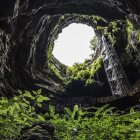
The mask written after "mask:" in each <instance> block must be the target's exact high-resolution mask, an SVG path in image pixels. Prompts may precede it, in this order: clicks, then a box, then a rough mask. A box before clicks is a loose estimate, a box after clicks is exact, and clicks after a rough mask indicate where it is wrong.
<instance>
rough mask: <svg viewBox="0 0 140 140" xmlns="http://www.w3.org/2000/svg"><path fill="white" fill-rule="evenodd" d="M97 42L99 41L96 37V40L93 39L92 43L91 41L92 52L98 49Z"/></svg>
mask: <svg viewBox="0 0 140 140" xmlns="http://www.w3.org/2000/svg"><path fill="white" fill-rule="evenodd" d="M96 42H97V39H96V36H94V38H93V39H91V41H90V48H91V50H95V49H96V45H97V44H96Z"/></svg>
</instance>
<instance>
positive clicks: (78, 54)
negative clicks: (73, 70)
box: [52, 23, 95, 66]
mask: <svg viewBox="0 0 140 140" xmlns="http://www.w3.org/2000/svg"><path fill="white" fill-rule="evenodd" d="M94 35H95V34H94V30H93V28H92V27H90V26H88V25H85V24H77V23H72V24H70V25H69V26H68V27H66V28H64V29H63V30H62V33H60V34H59V36H58V39H57V40H55V43H54V49H53V52H52V53H53V55H54V57H55V58H57V59H58V60H59V61H60V62H61V63H63V64H65V65H67V66H72V65H73V64H74V63H83V62H84V61H85V59H89V58H90V56H89V55H90V54H92V53H93V52H92V50H91V49H90V40H91V39H92V38H93V36H94Z"/></svg>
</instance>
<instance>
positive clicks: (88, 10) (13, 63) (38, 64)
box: [0, 0, 140, 97]
mask: <svg viewBox="0 0 140 140" xmlns="http://www.w3.org/2000/svg"><path fill="white" fill-rule="evenodd" d="M1 3H2V4H1V18H0V27H1V37H0V38H1V48H0V51H1V61H0V62H1V84H0V89H1V90H0V94H1V95H4V96H13V95H16V93H17V90H18V89H22V90H33V89H39V88H42V90H43V91H44V93H45V94H46V95H49V94H53V95H55V96H61V95H62V96H63V95H64V96H65V93H67V89H66V87H65V84H64V82H63V80H62V78H61V76H62V77H64V76H65V74H66V66H64V65H63V64H61V62H59V61H58V60H57V59H55V58H54V57H53V56H52V54H51V53H52V50H53V47H54V41H55V39H56V38H57V37H58V34H59V33H61V32H62V29H64V28H65V27H67V26H68V25H70V24H72V23H82V24H86V25H88V26H91V27H93V28H94V30H95V34H96V37H97V40H98V41H97V42H98V43H97V45H99V43H100V40H101V36H102V35H103V34H104V33H105V32H106V34H108V37H109V39H110V41H112V44H113V45H114V47H115V50H116V52H117V54H118V56H119V58H120V61H121V63H122V66H123V68H124V71H125V73H126V75H127V77H128V80H129V82H130V84H131V87H132V86H133V85H134V84H135V83H136V82H137V81H138V80H139V75H140V74H139V72H140V71H139V57H136V56H139V41H137V40H133V38H134V37H135V36H137V35H139V34H138V33H139V32H138V33H135V34H134V33H133V34H132V35H131V34H129V33H126V32H127V31H126V30H127V29H126V28H127V27H126V26H129V22H130V23H132V24H133V25H134V26H135V28H136V29H139V16H138V13H139V2H138V1H136V3H137V4H136V3H135V4H134V3H133V2H132V1H131V0H129V1H128V2H126V1H123V0H118V1H110V0H106V1H104V2H102V1H96V0H92V1H88V0H86V1H78V0H70V1H68V2H66V1H64V0H56V1H45V0H41V1H39V2H38V1H37V0H36V1H35V0H34V1H32V0H29V1H22V0H20V1H18V0H17V1H13V3H12V2H11V3H9V1H8V0H7V1H4V2H1ZM7 8H9V9H10V10H9V11H6V9H7ZM115 28H116V30H115ZM130 28H131V27H130ZM120 29H122V30H120ZM128 30H129V29H128ZM134 32H135V31H134ZM128 38H129V39H130V40H131V39H132V41H130V42H129V40H128ZM128 44H129V45H128ZM120 46H121V47H120ZM126 46H127V47H128V49H127V47H126ZM131 46H132V47H131ZM126 49H127V50H128V52H127V53H126V52H125V50H126ZM129 51H130V52H129ZM97 53H99V52H97ZM95 57H96V56H95ZM93 59H94V58H93ZM50 65H51V69H50V68H49V67H50ZM52 65H53V67H55V69H56V71H57V72H56V71H55V72H54V71H53V70H52ZM132 67H133V68H132ZM128 69H129V70H128ZM58 71H59V72H58ZM56 73H59V75H60V76H58V75H57V74H56ZM97 75H98V76H99V79H101V83H105V84H103V85H105V86H103V88H101V89H102V90H101V91H102V92H99V93H98V92H97V93H96V92H95V95H93V96H100V97H101V96H110V95H111V92H110V89H109V85H108V82H107V80H106V79H107V78H106V76H105V72H104V70H103V68H102V70H101V72H100V74H97ZM95 77H96V76H95ZM102 77H104V78H102ZM76 84H78V83H76ZM100 87H102V86H100ZM79 89H80V88H79ZM104 89H106V90H104ZM81 90H82V91H83V89H81ZM86 90H88V89H85V91H86ZM90 90H92V88H91V89H90V87H89V91H90ZM103 92H104V93H103ZM107 92H108V93H107ZM83 94H84V93H83ZM89 95H90V94H89ZM68 96H69V95H68Z"/></svg>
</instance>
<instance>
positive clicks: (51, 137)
mask: <svg viewBox="0 0 140 140" xmlns="http://www.w3.org/2000/svg"><path fill="white" fill-rule="evenodd" d="M54 131H55V128H54V126H53V125H52V124H51V123H49V122H48V123H45V124H38V125H34V126H32V127H31V128H28V129H25V130H23V133H22V134H21V136H20V138H18V139H17V140H59V139H58V138H57V137H56V136H55V134H54Z"/></svg>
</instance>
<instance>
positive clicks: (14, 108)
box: [0, 90, 49, 140]
mask: <svg viewBox="0 0 140 140" xmlns="http://www.w3.org/2000/svg"><path fill="white" fill-rule="evenodd" d="M46 100H49V98H48V97H44V96H43V95H41V90H38V91H32V92H29V91H25V92H22V91H21V90H19V96H15V97H13V98H11V99H8V98H6V97H1V98H0V139H2V140H5V139H6V140H7V139H12V138H16V137H17V136H18V135H19V134H20V131H21V129H22V128H24V127H26V126H31V125H32V124H33V123H34V122H42V121H43V122H44V121H45V120H44V118H43V117H42V116H41V115H39V114H36V112H35V107H36V106H38V107H42V102H43V101H46ZM31 102H32V105H31Z"/></svg>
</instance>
